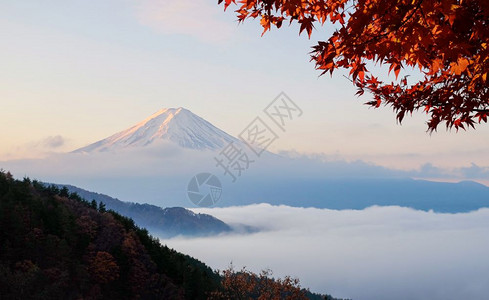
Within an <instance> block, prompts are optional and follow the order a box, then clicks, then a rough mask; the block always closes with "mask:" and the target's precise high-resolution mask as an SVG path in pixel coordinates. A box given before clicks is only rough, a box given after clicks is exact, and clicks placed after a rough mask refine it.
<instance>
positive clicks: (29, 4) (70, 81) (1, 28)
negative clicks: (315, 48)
mask: <svg viewBox="0 0 489 300" xmlns="http://www.w3.org/2000/svg"><path fill="white" fill-rule="evenodd" d="M216 2H217V1H206V2H204V1H195V0H180V1H175V0H162V1H157V0H140V1H136V0H133V1H129V0H117V1H115V0H103V1H78V0H64V1H61V0H47V1H36V0H23V1H7V0H0V38H1V39H0V43H1V46H0V66H1V67H0V80H1V82H2V84H1V88H0V99H1V100H0V101H1V109H0V126H1V128H2V130H1V132H0V160H7V159H13V158H25V157H37V156H39V155H41V154H42V153H47V152H63V151H69V150H73V149H76V148H78V147H81V146H84V145H86V144H88V143H91V142H94V141H96V140H99V139H102V138H105V137H107V136H109V135H111V134H113V133H115V132H117V131H120V130H123V129H126V128H127V127H129V126H132V125H133V124H134V123H137V122H139V121H141V120H142V119H144V118H146V117H147V116H149V115H150V114H152V113H154V112H155V111H157V110H159V109H161V108H163V107H185V108H187V109H190V110H191V111H193V112H194V113H196V114H198V115H200V116H202V117H203V118H205V119H207V120H208V121H210V122H211V123H213V124H215V125H216V126H218V127H220V128H221V129H223V130H225V131H227V132H228V133H230V134H233V135H237V134H238V133H239V132H240V131H241V130H242V129H243V128H244V127H246V125H247V124H248V123H249V122H250V121H251V120H252V119H253V118H254V117H255V116H257V115H258V114H259V113H260V111H261V110H262V109H263V108H264V107H265V106H266V105H267V104H268V103H269V102H270V101H272V100H273V98H274V97H275V96H276V95H277V94H279V93H280V92H281V91H285V92H286V93H287V94H288V95H289V96H290V97H291V98H292V99H293V100H294V101H295V102H296V103H297V104H298V105H299V106H300V107H301V108H302V109H303V111H304V115H303V117H301V118H300V119H298V120H296V121H295V122H294V123H293V124H291V125H290V126H289V127H288V128H287V132H286V133H283V134H281V136H280V139H279V140H277V141H276V143H274V144H273V145H272V150H275V151H278V150H295V151H299V152H306V153H323V154H326V155H327V157H330V158H335V159H336V158H340V159H347V160H354V159H361V160H364V161H367V162H372V163H375V164H380V165H383V166H387V167H395V168H403V169H413V168H420V167H421V166H422V165H424V164H426V163H431V164H433V165H434V166H438V167H444V168H455V167H468V166H470V165H471V163H474V164H476V165H477V166H479V167H483V168H484V167H485V166H489V157H488V155H487V153H489V152H488V151H489V140H488V139H487V137H488V133H489V128H488V126H484V125H483V126H480V127H479V128H478V129H477V130H476V131H473V130H472V131H469V132H459V133H455V132H452V133H446V132H445V129H444V128H440V129H439V133H435V134H433V135H431V136H430V135H429V134H427V133H426V132H425V130H426V126H425V124H424V122H425V121H426V117H425V116H423V115H422V114H421V113H419V114H417V115H416V116H415V117H413V118H407V119H406V120H405V121H404V123H403V125H402V126H399V125H398V124H396V121H395V116H394V114H393V113H392V112H391V109H390V108H382V109H379V110H373V109H369V108H368V107H366V106H365V105H362V103H363V102H365V101H367V100H368V96H366V97H362V98H360V99H359V98H357V97H356V96H354V94H355V92H356V91H355V89H354V88H353V86H351V84H350V82H349V81H348V80H346V79H345V78H343V77H342V75H343V74H344V73H342V72H338V73H337V74H336V75H335V76H334V77H333V78H331V77H330V76H323V77H320V78H318V75H319V72H318V71H316V70H314V65H313V64H312V63H311V62H309V56H308V52H309V51H310V46H312V45H313V44H314V41H315V40H317V39H319V38H321V36H324V33H325V31H326V30H324V29H321V32H315V33H314V34H313V38H312V39H311V40H308V39H307V38H306V37H305V36H301V37H299V36H298V29H297V28H296V27H294V26H292V27H290V28H287V27H285V28H283V29H282V30H280V31H277V30H273V31H272V32H270V33H267V34H265V35H264V36H263V37H260V34H261V31H262V29H261V28H260V26H259V24H258V22H251V21H250V22H248V23H246V24H243V25H239V26H238V25H237V23H236V21H235V16H234V14H233V13H232V12H231V11H228V12H226V13H224V12H222V9H223V8H222V7H221V6H217V4H216ZM384 71H385V73H386V70H384ZM485 170H486V171H487V169H485Z"/></svg>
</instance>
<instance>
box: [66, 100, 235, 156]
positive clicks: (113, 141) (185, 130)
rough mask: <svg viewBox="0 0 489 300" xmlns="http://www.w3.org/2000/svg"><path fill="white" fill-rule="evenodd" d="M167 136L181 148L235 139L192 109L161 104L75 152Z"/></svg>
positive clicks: (214, 146)
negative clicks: (154, 111) (129, 123)
mask: <svg viewBox="0 0 489 300" xmlns="http://www.w3.org/2000/svg"><path fill="white" fill-rule="evenodd" d="M159 140H167V141H171V142H173V143H176V144H178V145H180V146H182V147H184V148H191V149H200V150H205V149H210V150H219V149H222V148H223V147H224V146H225V145H226V144H228V143H230V142H233V141H236V142H238V140H237V139H236V138H234V137H232V136H230V135H228V134H227V133H225V132H224V131H222V130H220V129H219V128H217V127H215V126H214V125H212V124H211V123H209V122H207V121H206V120H204V119H202V118H201V117H199V116H197V115H195V114H194V113H192V112H191V111H189V110H187V109H185V108H182V107H179V108H164V109H161V110H159V111H157V112H156V113H154V114H152V115H151V116H149V117H148V118H146V119H145V120H143V121H141V122H139V123H138V124H136V125H134V126H132V127H131V128H129V129H126V130H124V131H121V132H119V133H116V134H114V135H112V136H110V137H108V138H106V139H103V140H101V141H98V142H96V143H93V144H91V145H88V146H86V147H83V148H80V149H78V150H75V151H74V152H100V151H110V150H118V149H121V148H128V147H144V146H148V145H150V144H152V143H154V142H156V141H159Z"/></svg>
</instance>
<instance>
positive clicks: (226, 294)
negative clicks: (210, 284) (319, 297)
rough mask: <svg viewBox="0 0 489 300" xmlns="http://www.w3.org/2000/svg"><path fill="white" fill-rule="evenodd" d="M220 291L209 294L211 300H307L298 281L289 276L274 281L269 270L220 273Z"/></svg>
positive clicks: (225, 271)
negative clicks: (256, 272)
mask: <svg viewBox="0 0 489 300" xmlns="http://www.w3.org/2000/svg"><path fill="white" fill-rule="evenodd" d="M222 277H223V279H222V287H223V288H222V289H221V291H217V292H214V293H212V294H211V297H210V299H211V300H224V299H226V300H228V299H229V300H231V299H233V300H234V299H242V300H251V299H257V300H307V299H309V298H308V297H307V296H306V291H305V290H303V289H301V287H300V284H299V280H298V279H295V278H291V277H289V276H286V277H284V278H283V279H282V278H277V279H274V278H272V272H271V271H270V270H263V271H262V272H260V274H255V273H253V272H251V271H249V270H247V269H246V268H243V269H241V270H240V271H235V270H234V269H233V267H232V266H231V267H229V268H228V269H227V270H224V271H223V272H222Z"/></svg>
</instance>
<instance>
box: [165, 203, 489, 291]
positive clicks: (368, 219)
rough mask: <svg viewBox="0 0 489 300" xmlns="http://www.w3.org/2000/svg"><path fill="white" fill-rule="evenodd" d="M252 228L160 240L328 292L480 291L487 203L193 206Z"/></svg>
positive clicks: (486, 267) (488, 283) (213, 262)
mask: <svg viewBox="0 0 489 300" xmlns="http://www.w3.org/2000/svg"><path fill="white" fill-rule="evenodd" d="M193 211H194V212H200V213H208V214H211V215H213V216H215V217H217V218H219V219H221V220H223V221H224V222H227V223H229V224H231V225H236V226H238V227H239V226H242V225H247V226H252V227H255V228H257V229H259V231H258V232H255V233H248V234H230V235H222V236H215V237H207V238H182V237H177V238H173V239H169V240H163V243H164V244H167V245H168V246H170V247H172V248H174V249H176V250H178V251H182V252H184V253H187V254H189V255H191V256H194V257H196V258H198V259H200V260H202V261H204V262H205V263H206V264H208V265H209V266H211V267H212V268H215V269H220V270H222V269H225V268H227V267H228V266H229V265H230V263H232V264H233V266H234V267H235V268H236V269H240V268H241V267H243V266H246V267H247V268H248V269H249V270H252V271H254V272H258V271H260V270H262V269H267V268H270V269H271V270H272V271H273V273H274V276H279V277H283V276H285V275H291V276H293V277H298V278H299V279H300V281H301V286H303V287H307V288H310V289H311V291H314V292H321V293H328V294H331V295H333V296H335V297H345V298H352V299H357V300H360V299H364V300H373V299H375V300H382V299H398V300H402V299H430V300H436V299H440V300H442V299H443V300H449V299H457V300H459V299H473V300H474V299H481V300H482V299H487V297H488V296H487V295H489V259H488V258H487V257H488V253H489V209H480V210H478V211H473V212H470V213H459V214H441V213H433V212H425V211H416V210H412V209H409V208H401V207H397V206H392V207H370V208H367V209H364V210H328V209H316V208H295V207H288V206H271V205H268V204H257V205H249V206H242V207H227V208H207V209H204V208H202V209H193Z"/></svg>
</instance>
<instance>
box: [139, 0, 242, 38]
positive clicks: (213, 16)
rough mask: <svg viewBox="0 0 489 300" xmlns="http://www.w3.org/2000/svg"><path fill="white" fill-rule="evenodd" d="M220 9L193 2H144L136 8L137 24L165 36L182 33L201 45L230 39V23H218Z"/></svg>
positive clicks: (206, 3) (193, 0)
mask: <svg viewBox="0 0 489 300" xmlns="http://www.w3.org/2000/svg"><path fill="white" fill-rule="evenodd" d="M219 14H221V15H223V13H222V6H218V5H217V4H216V3H214V2H208V1H195V0H178V1H175V0H159V1H158V0H143V1H140V3H139V4H138V6H137V17H138V19H139V21H140V22H141V23H142V24H144V25H146V26H149V27H151V28H153V29H155V30H157V31H159V32H161V33H164V34H183V35H188V36H193V37H196V38H197V39H199V40H201V41H204V42H218V41H222V40H226V39H227V38H229V37H230V36H231V33H232V29H231V27H230V24H229V23H227V22H224V21H221V18H220V16H219Z"/></svg>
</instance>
